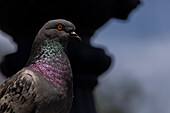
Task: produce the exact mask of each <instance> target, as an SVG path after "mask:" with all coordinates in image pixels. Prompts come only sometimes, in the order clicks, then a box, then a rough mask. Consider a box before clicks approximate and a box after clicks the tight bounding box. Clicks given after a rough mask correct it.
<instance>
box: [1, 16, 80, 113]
mask: <svg viewBox="0 0 170 113" xmlns="http://www.w3.org/2000/svg"><path fill="white" fill-rule="evenodd" d="M75 30H76V28H75V26H74V24H73V23H71V22H69V21H67V20H64V19H55V20H50V21H48V22H47V23H46V24H45V25H44V26H43V27H42V28H41V29H40V30H39V32H38V34H37V36H36V38H35V39H34V42H33V45H32V49H31V53H30V57H29V59H28V62H27V63H26V65H25V66H24V67H23V68H22V69H21V70H20V71H18V72H17V73H16V74H15V75H13V76H12V77H11V78H10V79H8V80H7V81H5V82H4V83H3V84H2V85H1V86H0V113H69V111H70V108H71V105H72V99H73V76H72V69H71V64H70V61H69V59H68V56H67V54H66V48H67V44H68V43H69V40H70V39H78V40H81V38H80V37H79V36H78V35H77V34H76V32H75ZM16 65H17V64H16Z"/></svg>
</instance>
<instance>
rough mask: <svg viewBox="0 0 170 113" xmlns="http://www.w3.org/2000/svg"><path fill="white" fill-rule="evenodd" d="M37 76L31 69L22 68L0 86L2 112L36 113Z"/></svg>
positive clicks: (0, 108)
mask: <svg viewBox="0 0 170 113" xmlns="http://www.w3.org/2000/svg"><path fill="white" fill-rule="evenodd" d="M36 81H37V78H36V76H35V75H34V73H33V72H32V71H30V70H21V71H19V72H18V73H17V74H15V75H14V76H13V77H12V78H10V79H9V80H7V81H6V82H5V83H3V84H2V85H1V86H0V113H34V111H35V109H36V105H35V104H34V99H35V96H36V95H35V90H34V89H35V85H36Z"/></svg>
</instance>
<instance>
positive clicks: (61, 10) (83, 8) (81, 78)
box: [0, 0, 140, 113]
mask: <svg viewBox="0 0 170 113" xmlns="http://www.w3.org/2000/svg"><path fill="white" fill-rule="evenodd" d="M139 3H140V1H139V0H105V1H103V0H81V1H80V0H48V1H43V0H18V1H9V0H0V28H1V29H2V30H3V31H5V32H7V33H8V34H10V35H11V36H13V38H14V41H15V42H16V43H17V44H18V48H19V49H18V51H17V53H15V54H10V55H7V56H6V57H5V59H4V61H3V63H2V64H1V69H2V72H3V73H4V74H5V75H6V76H7V77H10V76H12V75H13V74H15V73H16V72H17V71H18V70H19V69H21V68H22V67H23V66H24V65H25V63H26V61H27V60H28V57H29V54H30V50H31V45H32V42H33V40H34V37H35V36H36V33H37V32H38V30H39V29H40V28H41V27H42V25H43V24H44V23H45V22H47V21H48V20H51V19H57V18H64V19H67V20H69V21H71V22H73V23H74V24H75V26H76V27H77V31H76V32H77V34H78V35H79V36H81V37H82V39H83V42H82V44H79V43H77V42H76V41H72V43H70V45H69V48H68V56H69V58H70V60H71V65H72V68H73V75H74V90H75V91H74V92H75V94H74V95H75V99H74V102H73V107H72V111H71V112H74V113H95V112H96V111H95V107H94V101H93V95H92V91H93V88H94V87H95V86H96V85H97V77H98V76H99V75H100V74H102V73H103V72H105V71H106V70H107V69H108V67H109V66H110V64H111V58H110V57H109V56H107V55H106V54H105V52H104V50H103V49H101V48H94V47H92V46H91V45H90V37H91V36H92V35H93V33H94V32H95V30H96V29H98V28H99V27H101V26H102V25H103V24H104V23H105V22H106V21H108V20H109V19H110V18H112V17H114V18H119V19H123V20H125V19H127V17H128V15H129V13H130V12H131V11H132V10H133V9H134V8H136V7H137V6H138V4H139ZM70 51H71V52H70Z"/></svg>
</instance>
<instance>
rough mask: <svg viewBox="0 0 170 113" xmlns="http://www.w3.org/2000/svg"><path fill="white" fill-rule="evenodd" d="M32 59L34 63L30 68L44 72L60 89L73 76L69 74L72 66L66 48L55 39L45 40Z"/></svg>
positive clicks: (47, 78) (45, 76)
mask: <svg viewBox="0 0 170 113" xmlns="http://www.w3.org/2000/svg"><path fill="white" fill-rule="evenodd" d="M31 59H32V63H30V65H29V66H28V68H29V69H32V70H34V71H38V72H40V73H42V75H43V76H44V78H45V79H46V80H48V81H50V82H52V83H53V84H54V85H55V86H56V87H60V89H62V88H64V86H65V85H66V84H67V83H66V81H69V80H71V78H72V75H68V73H70V72H71V66H70V62H69V60H68V57H67V55H66V53H65V51H64V48H63V46H62V45H61V44H60V43H59V42H56V41H55V40H45V41H44V43H43V44H42V46H40V48H39V51H37V53H34V56H31ZM61 87H62V88H61ZM63 90H64V89H63Z"/></svg>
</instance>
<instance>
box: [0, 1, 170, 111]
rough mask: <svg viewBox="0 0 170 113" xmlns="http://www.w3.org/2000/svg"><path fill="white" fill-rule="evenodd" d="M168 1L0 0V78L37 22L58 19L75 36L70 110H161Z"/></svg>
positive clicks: (169, 44)
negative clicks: (69, 25) (79, 39)
mask: <svg viewBox="0 0 170 113" xmlns="http://www.w3.org/2000/svg"><path fill="white" fill-rule="evenodd" d="M169 5H170V1H169V0H161V1H160V0H149V1H148V0H141V1H139V0H105V1H102V0H93V1H91V0H86V1H85V0H82V1H78V0H63V1H58V0H48V2H45V1H40V0H25V1H21V0H18V1H7V0H0V29H1V30H2V31H0V61H1V76H0V82H1V83H2V82H3V81H4V80H5V79H6V78H7V77H10V76H12V75H13V74H15V73H16V72H17V71H18V70H19V69H21V68H22V67H23V66H24V65H25V63H26V61H27V60H28V57H29V53H30V50H31V45H32V42H33V40H34V37H35V36H36V33H37V32H38V30H39V29H40V28H41V27H42V25H43V24H44V23H45V22H47V21H48V20H51V19H56V18H64V19H67V20H69V21H72V22H73V23H74V24H75V26H76V27H77V34H79V35H80V36H81V37H82V38H83V42H82V44H79V43H77V42H76V41H72V42H71V43H70V45H69V46H68V56H69V58H70V60H71V65H72V68H73V75H74V95H75V98H74V101H73V106H72V109H71V113H169V111H170V107H169V106H170V98H169V97H170V96H169V95H170V88H169V87H168V86H169V85H170V77H169V73H170V69H169V67H170V59H169V58H170V54H169V49H170V37H169V36H170V22H169V20H170V14H169V10H170V7H169Z"/></svg>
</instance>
